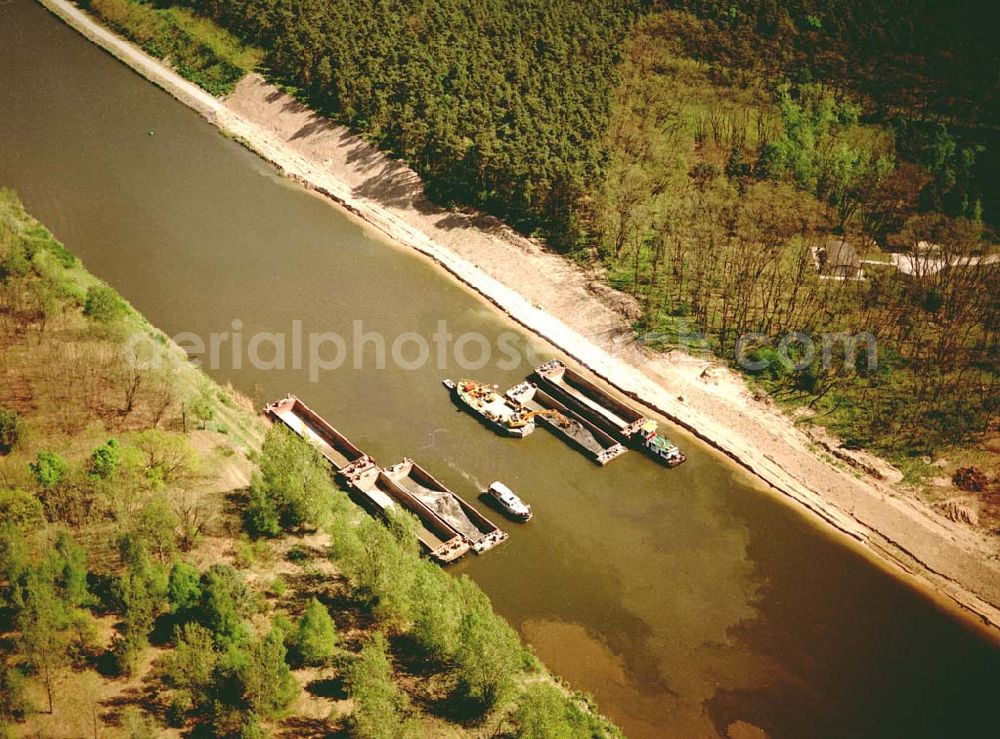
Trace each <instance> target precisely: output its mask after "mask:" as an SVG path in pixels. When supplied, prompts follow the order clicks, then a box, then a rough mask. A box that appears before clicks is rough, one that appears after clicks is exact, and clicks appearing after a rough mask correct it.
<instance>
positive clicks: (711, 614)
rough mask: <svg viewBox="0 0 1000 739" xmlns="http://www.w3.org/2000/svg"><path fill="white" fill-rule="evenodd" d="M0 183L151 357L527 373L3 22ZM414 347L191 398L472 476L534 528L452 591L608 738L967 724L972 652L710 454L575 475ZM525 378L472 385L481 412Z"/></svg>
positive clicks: (975, 691)
mask: <svg viewBox="0 0 1000 739" xmlns="http://www.w3.org/2000/svg"><path fill="white" fill-rule="evenodd" d="M150 132H152V134H153V135H150ZM0 184H3V185H6V186H10V187H14V188H16V189H17V190H18V191H19V192H20V193H21V195H22V197H23V199H24V201H25V203H26V205H27V207H28V209H29V210H30V211H31V212H32V213H34V214H35V215H36V216H37V217H38V218H40V219H41V220H42V221H44V222H45V223H46V224H48V225H49V226H50V227H51V228H52V229H53V231H54V232H55V233H56V235H57V236H58V237H59V238H61V239H62V240H63V241H64V242H65V243H66V244H67V246H69V247H70V248H71V249H72V250H73V251H75V252H76V253H77V254H78V255H80V256H81V257H82V258H83V259H84V261H85V262H86V264H87V265H88V267H89V268H90V269H91V270H92V271H93V272H94V273H96V274H97V275H99V276H101V277H103V278H104V279H106V280H107V281H108V282H110V283H111V284H112V285H114V286H115V287H116V288H117V289H118V290H119V291H121V292H122V294H124V295H125V296H126V297H127V298H128V299H129V300H130V301H131V302H132V303H133V304H134V305H135V306H136V307H137V308H138V309H139V310H140V311H142V312H143V313H144V314H145V315H146V316H148V318H149V319H150V320H151V321H152V322H153V323H154V324H155V325H157V326H158V327H160V328H161V329H163V330H164V331H166V332H167V333H168V334H171V335H176V334H178V333H180V332H194V333H196V334H198V335H200V336H203V337H207V336H208V335H209V334H211V333H213V332H216V333H218V332H226V331H230V332H232V331H233V328H232V327H233V325H234V323H233V322H234V321H238V322H239V323H236V324H235V325H236V326H237V327H238V328H239V332H241V333H242V334H243V336H244V337H246V340H248V339H249V337H250V336H252V335H253V334H254V333H256V332H262V331H269V332H292V330H293V322H297V321H298V322H301V331H302V332H303V333H304V334H305V335H308V334H309V333H310V332H337V333H338V334H340V335H342V336H343V337H345V338H346V339H347V343H348V344H352V343H353V340H352V337H353V333H354V331H355V324H356V322H358V321H360V322H362V326H361V328H362V329H363V331H365V332H378V333H380V334H382V335H383V336H385V337H386V338H387V341H388V342H389V344H390V346H391V343H392V341H393V339H395V338H397V337H399V336H400V335H402V334H404V333H406V332H416V333H418V334H420V335H423V336H426V337H428V340H430V338H431V335H432V333H433V332H434V331H435V329H437V328H438V322H439V321H442V320H444V321H447V329H448V331H449V332H450V333H451V334H452V335H453V336H454V337H458V336H460V335H462V334H463V333H466V332H477V333H478V334H481V335H482V336H483V337H485V339H486V340H487V341H488V342H490V343H491V344H492V345H494V346H497V342H499V341H500V340H501V337H503V335H504V334H505V333H507V332H513V334H514V335H515V336H516V337H517V340H516V341H514V340H513V339H512V337H511V336H506V337H505V338H504V341H508V342H510V345H515V346H517V347H518V348H520V349H522V350H524V348H525V346H526V345H530V346H531V347H532V348H533V350H534V351H535V352H537V354H538V356H540V357H542V358H547V357H550V356H553V354H552V353H551V351H550V350H548V349H547V348H546V347H545V346H542V345H534V344H532V342H530V341H528V340H527V339H526V338H525V336H524V334H523V332H521V331H519V330H518V329H517V328H516V327H515V326H513V325H512V324H511V323H510V322H508V321H506V320H504V319H503V318H502V316H500V315H499V314H498V313H497V312H496V311H495V310H493V309H492V308H490V307H487V306H485V305H484V304H483V303H482V302H481V301H479V300H477V299H476V298H475V297H474V296H472V295H470V294H469V293H468V292H467V291H466V290H465V289H463V288H461V287H460V286H457V285H456V284H455V283H454V282H453V281H452V280H450V279H449V278H448V277H446V276H444V275H443V274H441V272H440V271H439V270H437V269H435V268H434V267H433V266H432V265H430V264H428V263H427V262H426V261H424V260H422V259H420V258H417V257H415V256H414V255H412V254H410V253H408V252H406V251H403V250H400V249H398V248H396V247H395V246H393V245H391V244H389V243H387V242H386V241H385V240H384V239H382V238H380V237H379V236H377V235H375V234H373V233H372V232H371V231H370V230H369V229H367V228H366V227H363V226H362V225H361V224H359V223H358V222H357V221H356V220H354V219H352V217H350V216H348V215H346V214H345V213H343V212H341V211H340V210H338V209H336V208H334V207H331V206H330V205H329V204H327V203H325V202H323V201H321V200H320V199H318V198H316V197H314V196H313V195H311V194H309V193H307V192H306V191H305V190H303V189H301V188H299V187H298V186H295V185H292V184H290V183H288V182H286V181H284V180H282V179H281V178H280V177H279V176H277V175H276V174H275V173H274V172H273V171H272V170H271V169H270V168H269V167H268V166H266V165H265V164H264V163H262V162H261V161H260V160H258V159H257V158H256V157H254V156H253V155H251V154H250V153H248V152H247V151H245V150H244V149H243V148H241V147H240V146H239V145H237V144H236V143H234V142H232V141H229V140H227V139H226V138H224V137H223V136H221V135H220V134H219V133H218V132H217V131H216V130H215V129H213V128H212V127H211V126H210V125H209V124H207V123H206V122H205V121H203V120H201V119H200V118H199V117H198V116H197V115H195V114H194V113H192V112H190V111H189V110H187V109H186V108H184V107H183V106H181V105H180V104H178V103H177V102H175V101H174V100H172V99H171V98H169V97H168V96H167V95H166V94H164V93H163V92H161V91H160V90H158V89H156V88H155V87H154V86H153V85H151V84H149V83H148V82H146V81H144V80H142V79H141V78H140V77H138V76H136V75H135V74H133V73H132V72H131V71H129V70H128V69H127V68H126V67H124V66H123V65H121V64H120V63H118V62H117V61H115V60H114V59H112V58H111V57H110V56H108V55H106V54H105V53H103V52H102V51H100V50H99V49H97V48H96V47H94V46H92V45H91V44H89V43H88V42H87V41H85V40H84V39H83V38H82V37H80V36H78V35H77V34H76V33H75V32H73V31H71V30H70V29H68V28H67V27H65V26H63V25H62V23H60V22H59V21H58V20H56V19H55V18H53V17H51V16H49V15H48V14H47V13H46V12H45V11H44V10H43V9H42V8H41V7H40V6H39V5H37V4H35V3H34V2H31V0H0ZM411 339H412V337H411ZM289 343H291V340H290V339H289ZM227 346H229V345H227ZM477 347H479V341H478V340H470V341H469V342H468V343H467V345H466V347H465V348H466V355H467V356H468V357H470V358H475V357H476V356H477V355H478V353H479V349H478V348H477ZM431 348H432V358H431V361H429V362H428V363H426V364H425V365H424V366H421V367H420V368H418V369H406V368H403V367H400V366H398V364H397V363H394V362H392V361H391V360H390V361H388V362H387V366H386V368H385V369H377V368H376V367H375V366H374V365H375V363H376V360H377V354H378V351H377V347H376V346H375V344H374V343H373V342H367V343H366V344H365V345H364V346H363V347H362V349H363V350H362V351H361V352H360V354H354V355H353V356H352V358H351V359H349V360H348V362H347V363H346V365H345V366H343V367H341V368H340V369H338V370H336V371H330V372H326V373H323V374H322V375H321V377H320V381H319V382H311V381H310V377H309V372H308V363H305V364H304V365H303V368H302V369H294V368H292V364H291V360H289V363H288V365H287V366H288V368H287V369H284V370H278V369H275V370H270V371H265V370H262V369H250V368H248V367H247V366H246V365H247V361H246V360H244V368H243V369H236V368H234V367H233V366H232V365H231V362H223V364H222V366H220V367H219V368H218V369H213V370H212V371H211V374H212V375H213V376H214V377H215V378H216V379H217V380H219V381H222V382H226V381H231V382H232V383H233V384H234V385H235V386H236V387H237V388H239V389H241V390H242V391H244V392H246V393H248V394H250V395H252V396H254V397H256V398H257V399H258V400H263V399H264V398H271V397H276V396H279V395H283V394H285V393H286V392H289V391H292V392H295V393H296V394H298V395H299V396H300V397H302V398H303V399H304V400H305V401H306V402H307V403H309V404H310V405H311V406H312V407H313V408H315V409H316V410H317V411H319V412H320V413H321V414H323V415H324V416H326V417H327V418H328V419H330V420H332V422H333V423H334V424H335V425H336V426H338V427H339V428H340V430H341V431H343V432H345V433H346V434H347V435H348V436H349V437H350V438H351V439H352V440H353V441H354V442H355V443H356V444H358V445H359V446H361V447H362V448H364V449H366V450H368V451H370V452H371V453H372V454H374V455H375V456H376V458H377V459H379V460H380V461H382V462H383V463H389V462H393V461H397V460H399V459H401V458H402V457H403V456H404V455H407V456H411V457H413V458H414V459H416V460H417V461H419V462H420V463H421V464H423V465H424V466H425V467H427V468H428V469H430V470H431V471H432V472H433V473H435V474H436V475H438V476H439V477H440V478H441V479H442V480H444V481H445V482H446V483H449V484H450V485H452V486H453V487H454V488H455V489H457V490H459V491H460V492H464V493H466V494H468V496H469V497H470V498H474V497H475V494H474V491H476V490H482V489H483V488H485V486H486V485H488V484H489V483H490V482H491V481H492V480H494V479H502V480H504V481H505V482H507V483H508V484H509V485H510V486H511V487H512V488H514V489H515V490H517V491H519V492H520V493H521V494H522V495H523V496H524V497H525V498H526V499H527V500H528V501H529V502H530V503H531V504H532V505H533V506H534V509H535V518H534V520H533V521H532V522H531V523H529V524H527V525H517V524H513V523H510V524H507V525H506V528H507V529H508V530H509V531H510V533H511V536H510V540H509V541H508V542H507V543H505V544H504V545H503V546H501V547H500V548H498V549H496V550H494V551H493V552H491V553H489V554H487V555H485V556H482V557H473V558H469V559H467V560H466V561H464V562H463V563H461V564H459V565H458V566H457V567H455V568H454V571H456V572H466V573H468V574H469V575H471V576H472V577H473V578H474V579H475V580H476V581H477V582H478V583H479V584H480V585H481V586H482V587H483V588H484V589H485V590H486V591H487V593H489V595H490V596H491V597H492V599H493V602H494V604H495V606H496V608H497V610H498V611H499V612H500V613H502V614H503V615H504V616H506V617H507V618H508V619H509V620H510V621H511V622H512V623H513V624H514V625H515V626H516V627H517V628H518V630H519V631H520V633H521V635H522V636H523V637H524V639H525V640H526V641H527V642H530V643H531V644H532V645H533V646H534V648H535V649H536V651H537V652H538V654H539V655H540V656H541V658H542V659H543V660H544V661H545V662H546V663H547V664H548V665H549V666H550V667H551V668H553V669H554V670H555V671H556V672H558V673H559V674H561V675H563V676H564V677H566V678H567V679H568V680H569V681H570V682H571V683H572V684H573V685H574V686H575V687H578V688H580V689H583V690H585V691H588V692H590V693H593V694H594V695H595V696H596V698H597V700H598V703H599V705H600V706H601V708H602V709H603V710H604V711H605V712H606V713H607V714H608V715H610V716H611V717H612V718H614V719H615V720H616V721H617V722H618V723H619V724H620V725H621V726H622V727H623V728H624V729H625V731H626V733H627V734H628V735H629V736H633V737H654V736H713V735H716V734H722V733H724V732H726V731H730V733H731V734H732V735H733V736H737V735H748V734H745V733H743V734H741V733H740V730H744V731H745V730H747V728H748V727H747V726H742V725H741V723H740V722H742V723H743V724H750V725H753V726H757V727H761V728H763V729H764V730H766V731H767V732H768V733H769V734H771V735H773V736H829V737H847V736H851V737H857V736H906V737H915V736H943V735H949V736H955V735H959V734H963V733H965V734H974V735H978V734H980V733H984V732H986V731H987V730H989V729H991V728H992V727H993V726H995V716H994V713H995V711H994V710H993V708H992V706H993V701H994V700H995V699H996V692H997V689H998V687H1000V684H998V682H1000V681H998V678H1000V652H998V650H997V649H996V648H994V647H993V646H992V645H990V644H989V643H987V642H986V641H984V640H983V639H981V638H980V636H978V635H977V634H975V633H973V632H972V631H971V630H969V629H968V628H966V626H964V625H963V624H962V623H960V622H958V621H956V620H955V619H954V618H952V617H951V616H949V615H948V614H946V613H945V612H943V611H942V610H940V609H939V608H938V607H936V606H935V605H934V604H933V603H932V602H931V601H930V600H929V599H927V598H926V597H924V596H922V595H920V594H919V593H917V592H915V591H913V590H912V589H910V588H909V587H908V586H906V585H905V584H903V583H902V582H900V581H898V580H897V579H895V578H894V577H892V576H890V575H889V574H887V573H886V572H884V571H883V570H881V569H880V568H878V567H876V566H875V565H873V564H872V563H871V562H870V561H869V560H868V559H866V558H865V557H864V556H863V555H862V554H861V553H860V552H859V551H857V550H856V549H855V548H854V547H852V546H851V545H848V544H845V543H844V542H843V541H842V540H840V539H839V538H835V537H832V536H829V535H827V534H826V533H824V532H823V531H821V530H820V529H819V528H818V527H817V526H816V525H815V524H814V523H813V522H812V521H811V520H809V519H807V518H806V517H805V516H803V515H801V514H800V513H799V512H798V511H797V510H795V509H794V508H793V507H792V506H790V505H788V504H787V503H786V502H785V501H783V500H780V499H778V498H776V497H775V496H773V495H772V494H770V493H768V492H767V491H764V490H762V489H761V488H759V487H758V486H756V485H755V484H754V482H753V481H752V480H751V479H750V478H749V476H747V475H746V474H744V473H743V472H742V471H740V470H738V469H736V468H734V467H733V466H732V465H731V464H730V463H729V462H727V461H725V460H723V459H721V458H720V456H719V455H717V454H716V453H714V452H712V451H711V450H709V449H708V448H706V447H705V446H703V445H702V444H700V443H698V442H696V441H694V440H693V439H691V438H690V437H688V436H686V435H685V434H683V433H682V432H680V431H679V430H676V429H673V428H669V427H668V433H669V434H670V435H672V436H673V437H675V438H676V440H677V441H678V442H680V444H681V445H682V446H683V447H684V448H685V450H686V451H687V452H688V456H689V461H688V462H687V464H685V465H683V466H681V467H680V468H678V469H676V470H666V469H664V468H662V467H659V466H657V465H656V464H655V463H653V462H652V461H650V460H648V459H646V458H644V457H642V456H640V455H639V454H638V453H635V452H631V453H629V454H627V455H625V457H623V458H621V459H619V460H617V461H615V462H613V463H612V464H611V465H610V466H608V467H607V468H603V469H602V468H598V467H596V466H595V465H593V464H592V463H591V462H589V461H588V460H587V459H586V458H585V457H583V456H582V455H581V454H579V453H577V452H575V451H573V450H572V449H570V448H569V447H567V446H566V445H565V444H563V443H562V442H560V441H558V440H557V439H556V438H554V437H553V436H551V435H550V434H548V433H547V432H545V431H544V430H541V429H540V430H539V431H538V432H536V433H535V434H534V435H533V436H530V437H528V438H526V439H523V440H517V439H502V438H499V437H497V436H494V435H493V434H492V433H490V432H488V431H487V430H485V429H484V428H483V427H481V426H480V425H479V424H478V423H477V422H476V421H475V420H474V419H473V418H471V417H470V416H468V415H465V414H462V413H460V412H458V411H457V410H456V409H455V407H454V406H453V405H452V403H451V402H450V401H449V399H448V396H447V394H446V392H445V390H444V389H443V388H442V387H441V384H440V380H441V378H442V377H443V376H445V375H455V376H457V375H460V374H461V373H462V370H461V368H459V367H458V365H457V363H456V361H455V359H454V357H453V356H452V355H451V353H450V352H446V353H445V354H446V356H445V359H446V362H445V364H446V366H445V367H444V368H439V367H438V366H437V357H436V353H437V352H436V348H435V346H434V344H433V343H432V344H431ZM403 349H404V351H403V354H404V358H406V359H413V358H414V357H415V355H416V354H417V353H418V350H417V345H416V343H412V342H411V343H410V344H409V346H406V347H403ZM329 350H330V347H329V346H328V347H327V352H326V354H327V356H330V351H329ZM522 353H523V352H522ZM261 354H262V355H264V356H265V357H266V356H268V352H267V349H266V348H264V349H262V350H261ZM223 355H224V356H227V355H226V353H225V352H223ZM359 356H360V357H361V358H362V359H363V360H364V364H365V365H366V367H365V368H364V369H361V370H359V369H355V368H354V366H353V364H354V359H356V358H357V357H359ZM502 356H505V355H504V354H501V353H499V352H498V353H497V358H500V357H502ZM531 362H532V360H531V359H530V358H527V357H524V358H522V359H521V361H520V362H519V363H517V364H516V366H511V363H508V364H506V365H505V368H500V367H497V366H496V365H495V363H492V364H491V365H490V366H489V367H487V368H485V369H483V370H480V371H479V372H477V373H475V374H476V375H477V376H478V377H479V378H480V379H483V380H489V381H492V382H497V383H499V384H500V385H501V386H504V387H506V386H509V385H512V384H514V383H515V382H517V381H519V380H520V379H522V378H523V377H524V376H525V375H526V374H527V373H528V372H529V371H530V369H531ZM493 515H494V516H495V515H496V514H493ZM498 518H499V517H498ZM749 735H752V734H749Z"/></svg>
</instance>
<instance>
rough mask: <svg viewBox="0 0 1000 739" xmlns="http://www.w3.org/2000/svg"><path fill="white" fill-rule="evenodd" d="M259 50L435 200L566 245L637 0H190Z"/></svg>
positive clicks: (593, 166)
mask: <svg viewBox="0 0 1000 739" xmlns="http://www.w3.org/2000/svg"><path fill="white" fill-rule="evenodd" d="M190 5H191V7H192V8H194V9H195V10H196V11H198V12H199V13H203V14H206V15H208V16H209V17H211V18H214V19H216V20H218V21H219V22H221V23H222V24H223V25H224V26H225V27H227V28H229V29H230V30H232V31H234V32H235V33H237V35H239V36H241V37H243V38H246V39H249V40H251V41H253V42H254V43H256V44H258V45H260V46H261V47H262V48H264V49H266V50H267V66H268V69H269V70H270V72H271V73H272V74H273V75H275V76H276V77H277V78H278V79H280V80H281V81H282V82H283V83H284V84H286V85H291V86H293V87H294V88H295V89H296V90H297V91H298V93H299V94H300V95H302V96H303V97H304V98H305V99H307V100H308V101H309V102H310V104H311V105H313V106H314V107H315V108H317V109H318V110H320V111H322V112H324V113H327V114H329V115H331V116H332V117H334V118H336V119H338V120H340V121H343V122H345V123H347V124H349V125H350V126H352V127H354V128H356V129H359V130H361V131H363V132H364V133H365V134H366V136H368V137H370V138H371V139H372V140H374V141H375V142H377V143H378V144H379V145H381V146H382V147H383V148H386V149H389V150H391V151H394V152H396V153H397V154H398V155H400V156H401V157H403V158H404V159H406V160H407V161H408V162H410V163H411V164H412V165H413V166H414V167H415V168H416V169H417V171H418V172H420V173H421V174H422V175H423V176H424V177H425V179H426V180H427V181H428V184H429V187H430V188H431V190H432V193H431V194H432V195H433V196H434V197H435V198H436V199H438V200H440V201H443V202H456V203H466V204H473V205H477V206H479V207H482V208H484V209H486V210H489V211H491V212H493V213H496V214H498V215H501V216H503V217H505V218H507V219H508V220H509V221H510V222H511V223H513V224H515V225H517V226H519V227H520V228H522V229H525V230H527V231H536V230H541V231H543V232H544V233H545V234H546V235H547V236H548V237H549V238H550V240H551V241H552V242H553V243H556V244H561V245H568V244H571V243H573V242H574V240H575V239H576V237H578V236H579V234H580V233H581V224H580V223H579V217H580V208H581V204H582V203H583V202H584V201H585V200H586V197H587V194H588V192H589V190H590V187H591V185H592V184H593V182H595V181H597V180H599V179H600V177H601V171H602V167H603V164H604V152H602V151H601V148H600V142H601V138H602V134H603V132H604V131H605V130H606V128H607V125H608V99H609V92H610V89H611V87H612V86H613V82H614V79H615V69H616V65H617V62H618V60H619V52H620V48H621V41H622V39H623V38H624V37H625V35H626V34H627V32H628V29H629V28H630V27H631V25H632V23H633V22H634V20H635V18H636V17H637V14H638V12H639V9H640V5H641V4H640V3H639V2H638V0H628V1H626V2H617V3H605V2H598V1H596V0H561V1H560V2H548V1H547V0H519V1H518V2H512V1H510V0H500V1H498V2H490V3H481V2H468V0H419V1H418V2H405V1H403V0H396V1H394V2H379V1H376V0H348V1H346V2H328V1H327V0H308V1H306V2H300V1H298V0H296V1H295V2H292V1H291V0H235V1H229V0H224V1H222V2H216V1H214V0H208V1H206V2H202V0H191V3H190Z"/></svg>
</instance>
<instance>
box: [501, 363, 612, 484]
mask: <svg viewBox="0 0 1000 739" xmlns="http://www.w3.org/2000/svg"><path fill="white" fill-rule="evenodd" d="M507 397H509V398H510V399H511V400H514V401H515V402H517V403H518V404H519V405H522V406H524V407H525V408H526V409H527V414H526V415H528V414H533V415H531V417H532V418H534V419H537V420H539V421H540V422H541V423H542V424H543V425H544V426H545V427H546V428H547V429H549V430H551V431H552V432H553V433H554V434H556V435H557V436H561V437H562V438H563V439H565V440H566V441H567V442H568V443H569V444H570V445H571V446H574V447H576V448H577V449H579V450H580V451H582V452H583V453H584V454H586V455H587V456H588V457H590V458H591V459H592V460H594V461H595V462H597V464H599V465H602V466H603V465H606V464H607V463H608V462H610V461H611V460H613V459H615V458H617V457H620V456H621V455H622V454H624V453H625V452H627V451H628V449H627V448H626V447H625V446H623V445H622V444H621V443H619V442H618V441H617V440H615V439H614V438H612V437H611V436H610V435H609V434H607V433H605V432H604V431H602V430H601V429H600V428H599V427H598V426H597V425H596V424H594V423H592V422H591V421H589V420H587V419H586V418H584V417H583V416H581V415H580V414H579V413H576V412H575V411H573V410H571V409H570V408H569V407H568V406H566V405H564V404H563V403H560V402H559V401H558V400H556V399H555V398H553V397H552V396H551V395H549V394H548V393H546V392H545V391H544V390H542V389H541V388H539V387H538V386H537V385H535V384H533V383H531V382H522V383H521V384H519V385H515V386H514V387H512V388H511V389H510V390H508V391H507Z"/></svg>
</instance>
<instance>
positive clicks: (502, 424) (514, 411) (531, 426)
mask: <svg viewBox="0 0 1000 739" xmlns="http://www.w3.org/2000/svg"><path fill="white" fill-rule="evenodd" d="M442 384H443V385H444V386H445V387H446V388H448V389H449V390H451V394H452V397H453V398H454V399H455V402H456V403H458V406H459V407H460V408H463V409H465V410H467V411H469V413H471V414H472V415H474V416H476V417H477V418H478V419H480V420H481V421H482V422H483V423H485V424H486V425H487V426H489V427H490V428H491V429H493V430H494V431H496V432H497V433H500V434H504V435H505V436H516V437H518V438H523V437H525V436H527V435H528V434H530V433H531V432H532V431H534V430H535V422H534V420H532V418H531V417H528V418H525V415H526V414H525V409H524V408H523V407H522V406H521V404H520V403H518V402H517V401H515V400H511V399H510V398H508V397H505V396H504V395H502V394H501V393H500V392H499V389H498V388H497V386H496V385H487V384H485V383H482V382H477V381H476V380H459V381H458V382H457V383H456V382H453V381H451V380H447V379H446V380H442Z"/></svg>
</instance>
